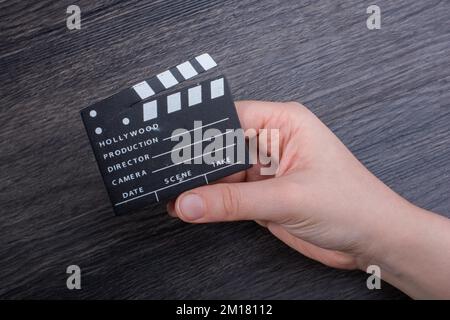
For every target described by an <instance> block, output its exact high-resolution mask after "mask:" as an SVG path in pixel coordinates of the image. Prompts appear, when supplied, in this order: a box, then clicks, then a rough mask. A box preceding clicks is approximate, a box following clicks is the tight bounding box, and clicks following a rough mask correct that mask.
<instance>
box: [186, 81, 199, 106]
mask: <svg viewBox="0 0 450 320" xmlns="http://www.w3.org/2000/svg"><path fill="white" fill-rule="evenodd" d="M188 99H189V103H188V104H189V107H190V106H195V105H196V104H199V103H201V102H202V86H201V85H200V86H196V87H193V88H190V89H189V90H188Z"/></svg>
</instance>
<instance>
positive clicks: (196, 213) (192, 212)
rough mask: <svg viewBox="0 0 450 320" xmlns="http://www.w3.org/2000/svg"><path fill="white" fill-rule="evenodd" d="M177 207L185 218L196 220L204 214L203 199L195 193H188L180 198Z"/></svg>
mask: <svg viewBox="0 0 450 320" xmlns="http://www.w3.org/2000/svg"><path fill="white" fill-rule="evenodd" d="M179 209H180V211H181V214H182V215H183V217H184V218H186V219H187V220H197V219H200V218H201V217H203V215H204V211H205V209H204V205H203V199H202V197H200V196H199V195H197V194H195V193H188V194H187V195H185V196H183V197H182V198H181V199H180V203H179Z"/></svg>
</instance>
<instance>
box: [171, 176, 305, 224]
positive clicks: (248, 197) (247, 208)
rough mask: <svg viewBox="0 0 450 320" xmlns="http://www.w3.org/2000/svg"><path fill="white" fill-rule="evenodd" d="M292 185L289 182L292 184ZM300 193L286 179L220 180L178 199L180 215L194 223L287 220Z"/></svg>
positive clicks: (176, 204) (184, 194)
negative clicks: (230, 181) (220, 181)
mask: <svg viewBox="0 0 450 320" xmlns="http://www.w3.org/2000/svg"><path fill="white" fill-rule="evenodd" d="M288 184H289V183H288ZM296 200H297V201H298V194H296V192H295V191H293V190H292V186H291V187H287V186H286V183H285V182H283V181H282V178H274V179H267V180H262V181H256V182H240V183H219V184H213V185H207V186H203V187H199V188H196V189H194V190H190V191H188V192H186V193H183V194H182V195H180V196H179V197H178V198H177V200H176V202H175V212H176V214H177V216H178V217H179V218H180V219H182V220H184V221H186V222H193V223H205V222H218V221H236V220H266V221H274V222H279V221H280V220H281V219H285V218H286V217H287V216H288V214H289V213H290V212H293V211H294V210H292V208H293V207H294V208H295V206H296V205H295V201H296Z"/></svg>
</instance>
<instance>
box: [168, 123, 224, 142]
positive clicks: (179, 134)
mask: <svg viewBox="0 0 450 320" xmlns="http://www.w3.org/2000/svg"><path fill="white" fill-rule="evenodd" d="M228 119H230V118H224V119H221V120H217V121H214V122H211V123H208V124H205V125H203V126H200V127H197V128H194V129H191V130H188V131H185V132H182V133H178V134H174V135H172V136H170V137H167V138H164V139H163V141H166V140H169V139H172V138H174V137H178V136H181V135H183V134H186V133H188V132H191V131H195V130H198V129H201V128H205V127H209V126H212V125H213V124H216V123H219V122H223V121H227V120H228Z"/></svg>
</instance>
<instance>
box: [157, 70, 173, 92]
mask: <svg viewBox="0 0 450 320" xmlns="http://www.w3.org/2000/svg"><path fill="white" fill-rule="evenodd" d="M157 77H158V79H159V81H161V83H162V85H163V86H164V88H166V89H168V88H170V87H173V86H174V85H176V84H177V83H178V81H177V79H175V77H174V76H173V74H172V72H170V71H169V70H167V71H164V72H163V73H160V74H158V75H157Z"/></svg>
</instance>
